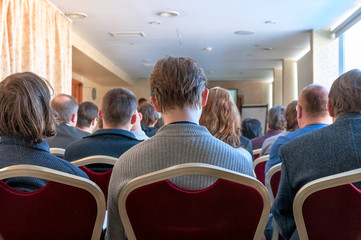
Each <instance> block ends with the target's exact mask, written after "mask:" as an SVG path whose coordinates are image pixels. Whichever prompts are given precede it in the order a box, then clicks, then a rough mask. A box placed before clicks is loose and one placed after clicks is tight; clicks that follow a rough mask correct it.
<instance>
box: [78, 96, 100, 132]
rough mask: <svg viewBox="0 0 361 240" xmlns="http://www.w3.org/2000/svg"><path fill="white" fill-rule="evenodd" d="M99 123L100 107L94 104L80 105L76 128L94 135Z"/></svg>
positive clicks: (84, 103)
mask: <svg viewBox="0 0 361 240" xmlns="http://www.w3.org/2000/svg"><path fill="white" fill-rule="evenodd" d="M97 122H98V107H97V105H95V104H94V103H92V102H83V103H81V104H79V109H78V121H77V123H76V127H77V128H79V129H80V130H83V131H85V132H88V133H92V132H93V130H94V129H95V128H96V126H97Z"/></svg>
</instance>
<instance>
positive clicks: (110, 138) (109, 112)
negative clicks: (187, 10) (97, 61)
mask: <svg viewBox="0 0 361 240" xmlns="http://www.w3.org/2000/svg"><path fill="white" fill-rule="evenodd" d="M99 117H101V118H102V119H103V129H98V130H96V131H95V132H94V133H93V134H91V135H90V136H87V137H84V138H83V139H81V140H79V141H76V142H74V143H72V144H70V145H69V146H68V147H67V148H66V151H65V155H64V159H66V160H68V161H70V162H71V161H74V160H78V159H81V158H84V157H88V156H93V155H106V156H112V157H116V158H118V157H119V156H120V155H122V154H123V153H124V152H125V151H127V150H128V149H129V148H131V147H133V146H134V145H136V144H138V143H139V141H138V140H137V139H136V138H135V136H134V135H133V133H131V132H130V129H131V128H132V126H133V124H134V123H135V122H136V121H137V118H139V116H138V113H137V99H136V98H135V95H134V94H133V93H132V92H131V91H129V90H128V89H125V88H114V89H111V90H109V91H108V92H107V93H106V94H105V96H104V97H103V103H102V106H101V109H100V110H99Z"/></svg>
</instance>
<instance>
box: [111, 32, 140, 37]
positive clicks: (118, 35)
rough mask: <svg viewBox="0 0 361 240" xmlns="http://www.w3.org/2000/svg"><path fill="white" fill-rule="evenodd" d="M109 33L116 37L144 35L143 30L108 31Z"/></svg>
mask: <svg viewBox="0 0 361 240" xmlns="http://www.w3.org/2000/svg"><path fill="white" fill-rule="evenodd" d="M110 35H111V36H112V37H116V38H135V37H144V36H145V34H144V33H143V32H110Z"/></svg>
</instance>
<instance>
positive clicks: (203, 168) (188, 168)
mask: <svg viewBox="0 0 361 240" xmlns="http://www.w3.org/2000/svg"><path fill="white" fill-rule="evenodd" d="M184 175H205V176H211V177H215V178H221V179H225V180H228V181H232V182H235V183H239V184H243V185H246V186H249V187H253V188H254V189H256V190H257V191H258V192H259V194H260V195H261V196H262V199H263V203H264V207H263V210H262V214H261V217H260V220H259V223H258V226H257V229H256V232H255V235H254V238H253V239H255V240H256V239H257V240H258V239H261V238H262V236H263V232H264V230H265V228H266V224H267V219H268V215H269V211H270V198H269V194H268V191H267V189H266V188H265V187H264V186H263V184H262V183H261V182H259V181H258V180H257V179H255V178H252V177H250V176H247V175H245V174H241V173H239V172H235V171H232V170H228V169H225V168H221V167H218V166H214V165H210V164H205V163H184V164H179V165H175V166H172V167H169V168H165V169H162V170H158V171H155V172H152V173H148V174H145V175H143V176H140V177H137V178H134V179H133V180H132V181H130V182H129V183H128V184H127V185H125V186H124V188H123V189H122V191H121V193H120V194H119V197H118V209H119V215H120V218H121V220H122V222H123V226H124V229H125V232H126V234H127V236H128V239H129V240H133V239H136V237H135V233H134V231H133V228H132V225H131V223H130V220H129V217H128V214H127V211H126V199H127V197H128V195H129V194H130V193H131V192H132V191H133V190H134V189H137V188H139V187H142V186H145V185H148V184H152V183H155V182H159V181H163V180H167V179H171V178H174V177H179V176H184Z"/></svg>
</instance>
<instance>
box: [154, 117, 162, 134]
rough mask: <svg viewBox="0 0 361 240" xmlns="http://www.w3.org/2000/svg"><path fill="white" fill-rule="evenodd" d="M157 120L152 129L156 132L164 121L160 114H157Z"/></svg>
mask: <svg viewBox="0 0 361 240" xmlns="http://www.w3.org/2000/svg"><path fill="white" fill-rule="evenodd" d="M158 115H159V116H158V120H157V123H156V124H155V125H154V127H155V128H156V129H157V131H158V130H159V129H160V128H161V127H163V126H164V120H163V118H162V116H161V114H159V113H158Z"/></svg>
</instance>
